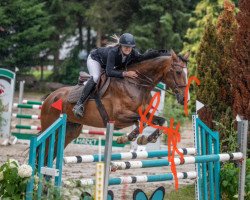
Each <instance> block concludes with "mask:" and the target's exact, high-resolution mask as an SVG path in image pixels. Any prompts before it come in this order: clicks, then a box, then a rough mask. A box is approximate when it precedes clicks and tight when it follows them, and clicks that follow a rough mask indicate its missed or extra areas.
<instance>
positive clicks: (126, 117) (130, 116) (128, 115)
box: [116, 111, 140, 144]
mask: <svg viewBox="0 0 250 200" xmlns="http://www.w3.org/2000/svg"><path fill="white" fill-rule="evenodd" d="M139 118H140V116H139V115H138V114H137V113H135V112H132V111H126V112H124V113H123V114H120V115H119V117H118V120H119V121H122V122H123V123H134V124H135V125H136V128H135V129H134V130H133V131H132V132H131V133H129V134H128V135H123V136H120V137H118V138H117V140H116V142H117V143H118V144H124V143H126V142H128V141H135V140H136V138H137V137H138V135H139V134H140V132H139V122H138V120H139Z"/></svg>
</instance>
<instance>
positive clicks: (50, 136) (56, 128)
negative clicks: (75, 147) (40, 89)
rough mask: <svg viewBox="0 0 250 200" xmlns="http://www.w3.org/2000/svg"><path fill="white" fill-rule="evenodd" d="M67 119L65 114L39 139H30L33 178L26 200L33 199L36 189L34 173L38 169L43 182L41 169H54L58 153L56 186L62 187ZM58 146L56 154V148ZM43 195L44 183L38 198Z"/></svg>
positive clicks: (30, 161)
mask: <svg viewBox="0 0 250 200" xmlns="http://www.w3.org/2000/svg"><path fill="white" fill-rule="evenodd" d="M66 119H67V115H66V114H63V115H61V116H60V118H59V119H57V120H56V121H55V122H54V123H53V124H52V125H51V126H50V127H49V128H48V129H47V130H45V131H44V132H43V133H41V134H40V135H39V136H37V137H31V139H30V152H29V165H30V166H31V167H32V169H33V171H32V176H31V179H30V181H29V183H28V185H27V188H26V199H27V200H30V199H32V198H33V189H34V171H35V169H36V164H37V171H38V176H39V180H41V178H42V176H43V174H42V173H41V168H42V167H44V166H46V167H48V168H53V159H54V153H56V165H55V170H58V173H59V174H58V176H55V186H58V187H59V186H61V183H62V166H63V155H64V142H65V131H66ZM55 137H58V140H57V144H55ZM46 143H47V144H48V157H47V163H44V161H45V146H46ZM55 145H57V149H56V152H54V147H55ZM41 194H42V183H41V182H39V185H38V190H37V196H38V198H39V197H40V196H41Z"/></svg>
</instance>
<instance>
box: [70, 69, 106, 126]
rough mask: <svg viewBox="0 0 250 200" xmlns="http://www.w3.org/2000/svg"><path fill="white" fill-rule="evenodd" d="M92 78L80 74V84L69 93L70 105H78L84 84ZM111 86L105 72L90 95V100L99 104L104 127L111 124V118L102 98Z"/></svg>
mask: <svg viewBox="0 0 250 200" xmlns="http://www.w3.org/2000/svg"><path fill="white" fill-rule="evenodd" d="M89 78H90V75H89V74H88V73H86V72H80V75H79V79H78V84H77V85H75V86H73V87H72V88H71V90H70V92H69V95H68V98H67V101H68V102H69V103H76V102H77V101H78V99H80V97H81V94H82V91H83V89H84V87H85V86H84V82H85V81H87V80H88V79H89ZM109 84H110V77H107V76H106V73H105V72H104V71H103V72H102V74H101V76H100V78H99V80H98V81H97V84H96V88H95V90H94V91H93V92H92V93H91V94H90V97H89V99H88V100H87V101H89V100H95V102H96V104H97V108H98V110H99V112H100V115H101V117H102V120H103V124H104V126H106V124H107V123H108V122H109V116H108V113H107V111H106V109H105V107H104V106H103V104H102V101H101V98H102V97H103V95H104V94H105V92H106V91H107V89H108V87H109Z"/></svg>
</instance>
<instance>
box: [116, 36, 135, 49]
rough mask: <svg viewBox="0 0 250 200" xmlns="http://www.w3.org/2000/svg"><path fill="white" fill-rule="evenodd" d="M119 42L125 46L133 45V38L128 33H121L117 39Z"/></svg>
mask: <svg viewBox="0 0 250 200" xmlns="http://www.w3.org/2000/svg"><path fill="white" fill-rule="evenodd" d="M119 44H120V45H122V46H127V47H135V38H134V36H133V35H132V34H130V33H123V34H122V35H121V37H120V39H119Z"/></svg>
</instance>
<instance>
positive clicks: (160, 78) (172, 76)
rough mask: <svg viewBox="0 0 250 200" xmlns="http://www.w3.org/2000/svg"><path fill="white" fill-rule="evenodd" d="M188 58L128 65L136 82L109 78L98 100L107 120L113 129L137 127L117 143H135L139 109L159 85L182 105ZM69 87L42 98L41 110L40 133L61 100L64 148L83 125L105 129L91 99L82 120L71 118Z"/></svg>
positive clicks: (155, 134)
mask: <svg viewBox="0 0 250 200" xmlns="http://www.w3.org/2000/svg"><path fill="white" fill-rule="evenodd" d="M187 58H188V55H187V54H186V55H184V56H182V57H180V56H177V55H176V54H175V53H174V52H173V51H171V54H169V55H167V56H159V57H155V58H152V59H148V60H144V61H142V62H138V63H135V64H131V65H130V66H129V70H133V71H136V72H137V74H138V77H137V78H136V79H131V78H127V77H125V78H124V79H118V78H113V77H111V80H110V84H109V86H108V88H107V90H106V92H105V94H104V95H103V96H102V98H101V101H102V104H103V105H104V107H105V109H106V112H107V114H108V116H109V118H110V120H111V121H113V122H114V127H115V129H122V128H125V127H129V126H131V125H136V128H135V129H134V130H133V131H132V132H131V133H130V134H128V135H124V136H121V137H118V139H117V142H118V143H125V142H127V141H134V140H135V139H136V138H137V136H138V135H139V127H138V125H139V119H140V116H139V114H138V108H139V107H140V106H142V108H143V111H144V110H145V109H146V107H147V105H148V104H149V102H150V99H151V91H152V90H153V89H154V88H155V86H156V85H157V84H158V83H159V82H163V83H165V84H166V85H167V87H168V88H170V89H171V90H172V91H173V93H174V94H175V95H176V99H177V101H178V103H180V104H182V105H183V104H184V91H185V87H186V85H187V75H186V73H185V71H184V70H185V68H186V64H187V63H186V62H185V61H186V60H187ZM72 87H73V86H69V87H63V88H60V89H58V90H56V91H54V92H52V93H51V94H50V95H48V96H47V98H46V99H45V101H44V103H43V106H42V109H41V129H42V130H41V132H43V131H44V130H46V129H47V128H48V127H49V126H50V125H51V124H52V123H53V122H54V121H56V119H58V117H59V116H60V114H61V112H60V111H58V110H56V109H54V108H53V107H52V106H51V105H52V104H53V103H54V102H56V101H57V100H59V99H62V113H66V114H67V124H66V138H65V146H64V148H66V146H67V145H68V144H69V143H70V142H71V141H73V140H74V139H76V138H77V137H78V136H79V135H80V133H81V130H82V126H83V125H88V126H93V127H99V128H104V127H105V126H106V125H105V124H104V123H103V120H102V117H101V115H100V113H99V111H98V108H97V105H96V103H95V101H92V100H88V101H87V102H86V105H85V114H84V116H83V117H82V118H77V117H75V116H74V114H73V112H72V108H73V107H74V105H75V104H74V103H69V102H68V101H67V98H68V95H69V93H70V91H71V89H72ZM152 122H153V123H154V124H156V125H163V124H164V122H165V119H164V118H162V117H158V116H154V117H153V120H152ZM160 134H161V133H160V131H159V130H155V131H154V132H153V133H152V134H151V135H150V136H148V137H143V138H142V139H141V140H139V139H138V141H139V142H138V143H140V144H147V143H148V142H155V141H156V139H157V137H159V135H160Z"/></svg>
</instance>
